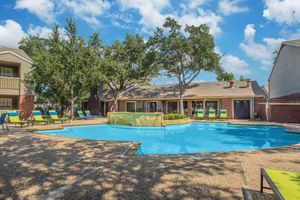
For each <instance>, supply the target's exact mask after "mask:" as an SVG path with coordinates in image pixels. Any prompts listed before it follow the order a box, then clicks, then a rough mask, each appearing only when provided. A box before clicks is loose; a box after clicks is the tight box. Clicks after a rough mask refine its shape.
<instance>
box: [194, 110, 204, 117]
mask: <svg viewBox="0 0 300 200" xmlns="http://www.w3.org/2000/svg"><path fill="white" fill-rule="evenodd" d="M196 117H197V118H204V110H203V109H198V110H197V111H196Z"/></svg>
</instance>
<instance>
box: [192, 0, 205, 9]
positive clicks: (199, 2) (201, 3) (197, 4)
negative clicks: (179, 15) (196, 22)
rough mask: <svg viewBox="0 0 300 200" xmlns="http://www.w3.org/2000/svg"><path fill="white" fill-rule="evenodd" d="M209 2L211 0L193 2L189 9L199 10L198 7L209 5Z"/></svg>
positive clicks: (193, 0) (195, 0) (194, 0)
mask: <svg viewBox="0 0 300 200" xmlns="http://www.w3.org/2000/svg"><path fill="white" fill-rule="evenodd" d="M209 1H210V0H191V1H190V2H189V8H191V9H194V8H197V7H198V6H201V5H203V4H205V3H208V2H209Z"/></svg>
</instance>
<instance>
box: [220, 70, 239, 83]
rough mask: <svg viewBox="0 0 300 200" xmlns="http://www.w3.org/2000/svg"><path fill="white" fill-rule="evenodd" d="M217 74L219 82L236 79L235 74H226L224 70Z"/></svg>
mask: <svg viewBox="0 0 300 200" xmlns="http://www.w3.org/2000/svg"><path fill="white" fill-rule="evenodd" d="M216 74H217V77H216V79H217V81H232V80H234V79H235V78H234V75H233V73H230V72H225V71H224V70H223V69H222V68H221V69H220V70H218V71H217V73H216Z"/></svg>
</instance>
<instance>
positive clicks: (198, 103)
mask: <svg viewBox="0 0 300 200" xmlns="http://www.w3.org/2000/svg"><path fill="white" fill-rule="evenodd" d="M192 107H193V111H196V110H198V109H203V101H192Z"/></svg>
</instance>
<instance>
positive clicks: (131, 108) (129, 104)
mask: <svg viewBox="0 0 300 200" xmlns="http://www.w3.org/2000/svg"><path fill="white" fill-rule="evenodd" d="M126 111H127V112H135V102H134V101H128V102H126Z"/></svg>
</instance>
